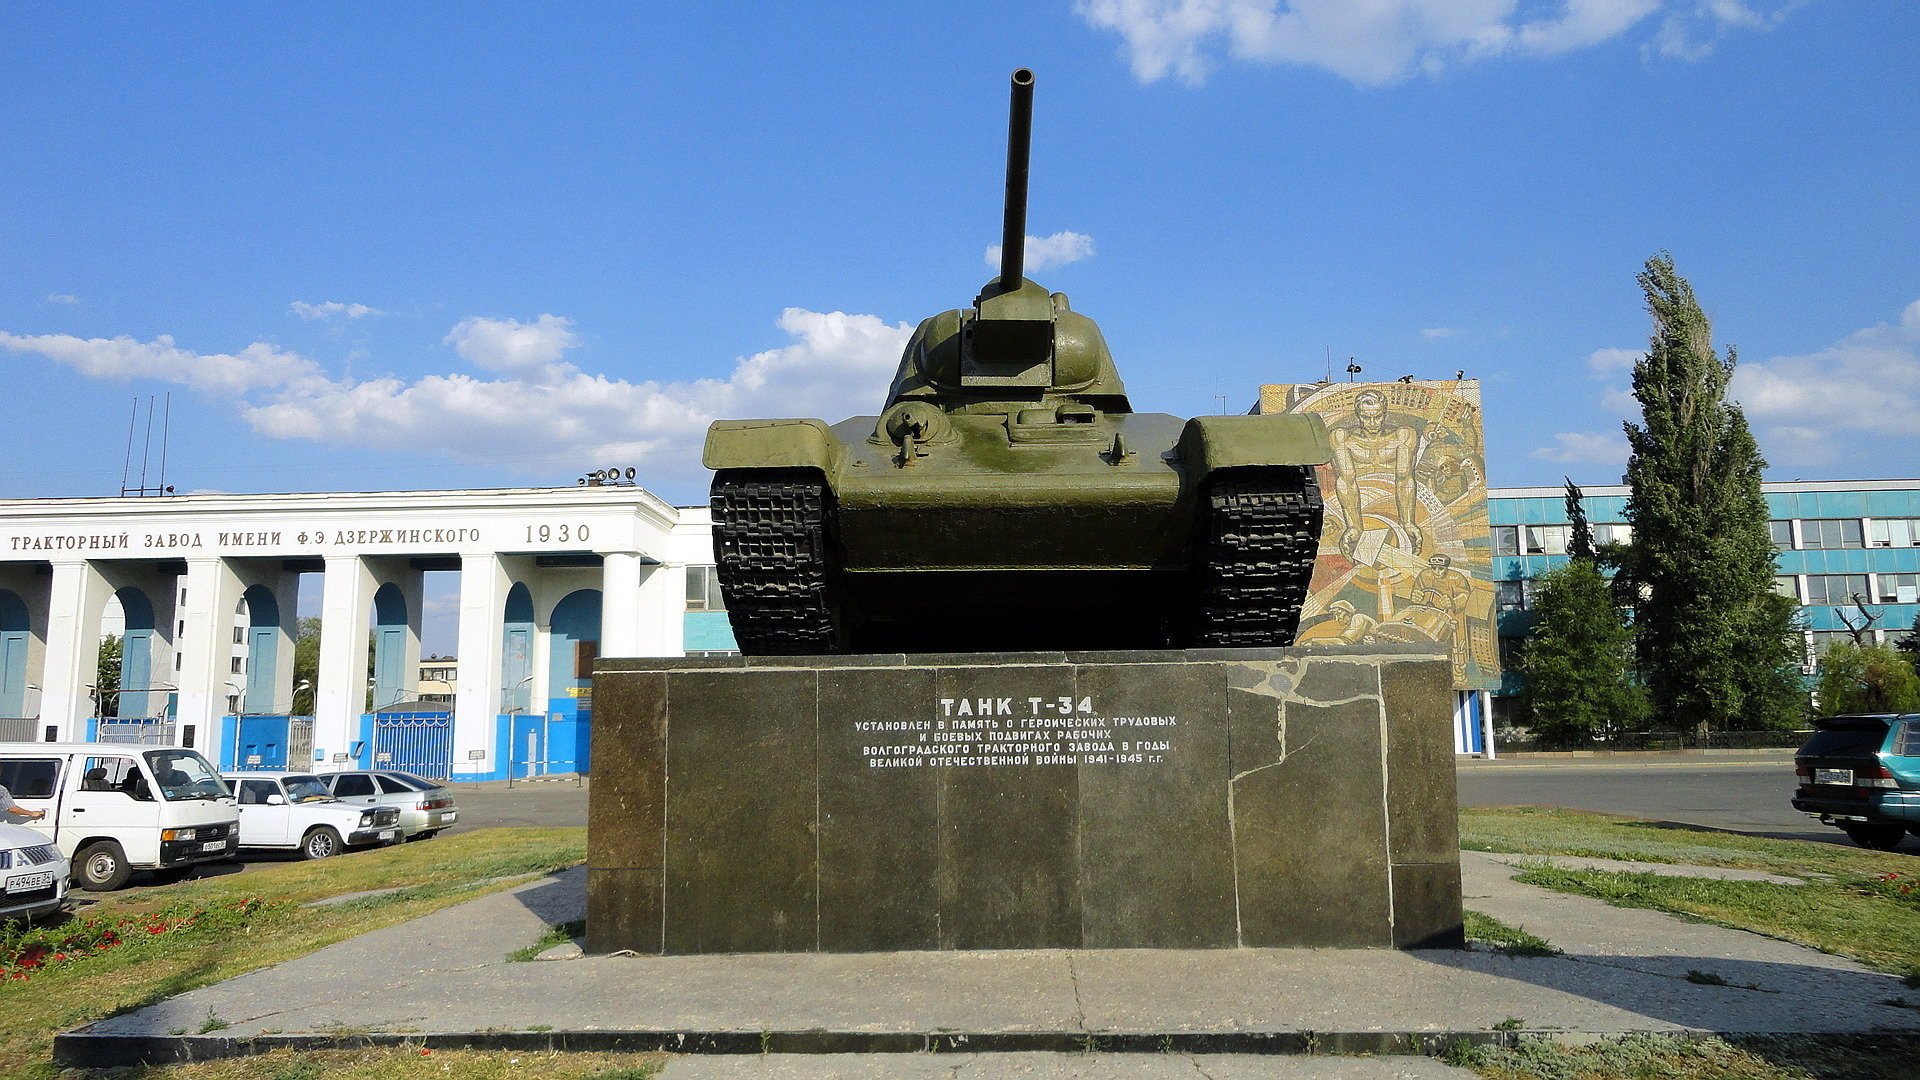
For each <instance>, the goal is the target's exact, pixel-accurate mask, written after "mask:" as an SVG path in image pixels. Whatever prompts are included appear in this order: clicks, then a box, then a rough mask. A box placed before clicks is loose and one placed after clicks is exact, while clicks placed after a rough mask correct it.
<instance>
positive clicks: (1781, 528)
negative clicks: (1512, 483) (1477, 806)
mask: <svg viewBox="0 0 1920 1080" xmlns="http://www.w3.org/2000/svg"><path fill="white" fill-rule="evenodd" d="M1761 491H1762V492H1763V493H1764V494H1765V495H1766V500H1767V507H1768V511H1769V513H1770V515H1771V518H1772V521H1771V526H1772V530H1773V544H1774V548H1775V549H1776V550H1777V552H1778V554H1777V556H1776V559H1775V563H1776V566H1777V576H1776V577H1775V578H1774V587H1775V588H1776V589H1778V590H1779V591H1780V592H1781V593H1782V594H1783V595H1786V596H1791V597H1793V598H1794V599H1795V600H1797V601H1798V602H1799V603H1800V608H1801V614H1802V616H1803V617H1804V618H1805V621H1806V625H1807V627H1808V630H1807V634H1806V636H1807V669H1808V670H1809V671H1811V670H1812V667H1813V661H1814V658H1815V657H1817V656H1818V655H1819V652H1820V650H1821V649H1822V648H1824V647H1825V646H1827V645H1829V644H1832V643H1834V642H1838V641H1850V640H1852V635H1851V633H1850V632H1849V631H1848V629H1847V624H1848V622H1851V623H1852V624H1853V625H1855V626H1860V625H1862V624H1863V623H1865V622H1866V621H1867V619H1866V617H1865V616H1864V615H1862V613H1861V612H1860V610H1859V608H1858V607H1857V606H1856V605H1855V604H1854V601H1853V598H1854V597H1855V596H1858V597H1860V598H1861V599H1862V600H1864V601H1865V602H1866V609H1867V612H1868V613H1871V614H1872V615H1873V616H1875V619H1874V621H1873V625H1872V629H1871V631H1870V633H1869V636H1870V637H1871V638H1872V639H1873V640H1876V641H1880V642H1887V641H1890V640H1893V639H1894V638H1897V637H1898V636H1900V635H1901V634H1903V633H1905V632H1906V631H1907V630H1908V629H1909V628H1910V627H1912V626H1913V620H1914V616H1915V615H1916V614H1920V480H1819V481H1799V480H1796V481H1792V482H1787V483H1768V484H1762V485H1761ZM1581 494H1582V496H1583V498H1582V500H1581V505H1582V506H1583V507H1584V509H1585V510H1586V514H1587V521H1588V522H1589V523H1590V524H1591V525H1592V527H1593V531H1594V539H1595V540H1596V541H1601V542H1604V541H1606V540H1609V539H1619V540H1625V539H1630V538H1631V535H1632V534H1631V531H1630V529H1629V527H1628V526H1627V525H1626V523H1625V519H1626V504H1627V489H1626V487H1625V486H1623V485H1614V486H1607V487H1590V488H1583V489H1582V491H1581ZM1487 510H1488V522H1489V524H1490V526H1491V528H1492V531H1493V577H1494V582H1495V584H1494V588H1495V607H1496V610H1497V618H1498V623H1499V631H1500V646H1501V658H1502V663H1501V667H1502V668H1503V669H1504V670H1506V671H1508V672H1509V674H1508V675H1507V676H1506V681H1505V685H1504V686H1503V687H1502V688H1501V691H1500V696H1509V697H1510V696H1511V695H1513V694H1514V693H1517V692H1518V690H1519V685H1518V682H1517V680H1516V679H1515V678H1514V677H1513V675H1512V674H1511V670H1512V667H1511V665H1510V664H1509V663H1507V660H1508V659H1509V658H1510V657H1511V656H1512V655H1513V652H1514V649H1515V647H1516V646H1517V644H1518V643H1519V642H1520V641H1521V640H1522V639H1524V638H1525V637H1526V634H1527V630H1528V627H1529V623H1530V616H1529V608H1530V607H1531V603H1532V598H1533V581H1534V579H1535V578H1537V577H1539V576H1540V574H1541V573H1542V572H1544V571H1545V570H1547V569H1548V568H1549V567H1552V566H1557V565H1559V564H1561V563H1564V562H1566V561H1567V541H1568V539H1569V535H1570V533H1571V527H1572V523H1571V521H1570V519H1569V518H1568V516H1567V508H1566V491H1565V489H1564V488H1560V487H1539V488H1493V489H1490V490H1489V491H1488V492H1487Z"/></svg>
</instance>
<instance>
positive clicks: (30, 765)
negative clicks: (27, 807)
mask: <svg viewBox="0 0 1920 1080" xmlns="http://www.w3.org/2000/svg"><path fill="white" fill-rule="evenodd" d="M59 781H60V761H59V759H57V758H15V759H12V760H9V761H0V787H4V788H6V789H7V790H8V791H10V792H12V793H13V797H14V798H16V799H51V798H53V792H54V789H55V788H56V787H57V786H58V784H59Z"/></svg>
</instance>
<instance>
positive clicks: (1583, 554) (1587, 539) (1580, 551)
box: [1565, 476, 1594, 560]
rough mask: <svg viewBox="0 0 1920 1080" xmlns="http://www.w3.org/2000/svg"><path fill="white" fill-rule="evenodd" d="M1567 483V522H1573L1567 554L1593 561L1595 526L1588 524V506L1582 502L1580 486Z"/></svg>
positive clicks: (1568, 481) (1570, 479)
mask: <svg viewBox="0 0 1920 1080" xmlns="http://www.w3.org/2000/svg"><path fill="white" fill-rule="evenodd" d="M1565 479H1566V481H1567V520H1568V521H1571V522H1573V535H1572V536H1571V537H1569V538H1568V540H1567V554H1569V555H1571V556H1573V557H1574V558H1576V559H1587V560H1591V559H1592V558H1593V557H1594V547H1593V526H1592V525H1589V524H1587V506H1586V504H1585V503H1583V502H1581V499H1582V498H1583V496H1582V495H1581V493H1580V485H1578V484H1576V483H1574V482H1573V477H1571V476H1569V477H1566V478H1565Z"/></svg>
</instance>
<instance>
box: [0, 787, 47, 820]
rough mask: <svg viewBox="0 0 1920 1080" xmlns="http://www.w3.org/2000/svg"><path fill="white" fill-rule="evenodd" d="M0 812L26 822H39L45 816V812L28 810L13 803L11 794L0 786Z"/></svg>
mask: <svg viewBox="0 0 1920 1080" xmlns="http://www.w3.org/2000/svg"><path fill="white" fill-rule="evenodd" d="M0 811H4V812H6V813H9V814H13V815H16V816H18V817H23V818H26V819H27V820H28V821H39V820H40V819H41V818H43V817H46V816H47V812H46V811H45V810H29V809H27V808H26V807H24V806H21V805H20V804H19V803H17V802H14V801H13V792H11V791H8V790H7V789H6V788H5V787H4V786H0Z"/></svg>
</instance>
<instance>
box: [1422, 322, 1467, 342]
mask: <svg viewBox="0 0 1920 1080" xmlns="http://www.w3.org/2000/svg"><path fill="white" fill-rule="evenodd" d="M1459 332H1460V331H1459V330H1456V329H1454V328H1453V327H1451V326H1429V327H1427V328H1426V329H1425V330H1422V331H1420V336H1421V337H1423V338H1426V339H1427V340H1428V341H1436V340H1438V339H1440V338H1448V337H1452V336H1453V335H1455V334H1457V333H1459Z"/></svg>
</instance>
